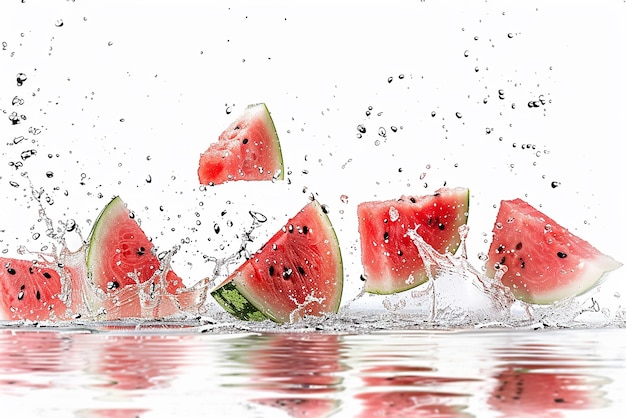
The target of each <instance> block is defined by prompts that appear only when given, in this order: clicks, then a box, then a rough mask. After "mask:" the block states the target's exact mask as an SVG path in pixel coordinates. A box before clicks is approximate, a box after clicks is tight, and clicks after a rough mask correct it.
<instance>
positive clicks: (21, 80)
mask: <svg viewBox="0 0 626 418" xmlns="http://www.w3.org/2000/svg"><path fill="white" fill-rule="evenodd" d="M15 79H16V81H17V86H18V87H20V86H21V85H22V84H24V82H25V81H26V80H27V77H26V74H24V73H18V74H17V75H16V76H15Z"/></svg>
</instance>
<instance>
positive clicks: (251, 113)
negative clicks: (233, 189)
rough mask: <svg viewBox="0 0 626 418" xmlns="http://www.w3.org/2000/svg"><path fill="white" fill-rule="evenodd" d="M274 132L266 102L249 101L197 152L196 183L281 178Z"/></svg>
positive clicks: (280, 157) (214, 183) (280, 155)
mask: <svg viewBox="0 0 626 418" xmlns="http://www.w3.org/2000/svg"><path fill="white" fill-rule="evenodd" d="M283 176H284V175H283V157H282V153H281V149H280V142H279V141H278V134H277V133H276V128H275V127H274V122H273V120H272V117H271V116H270V113H269V111H268V109H267V106H266V105H265V104H264V103H259V104H255V105H250V106H248V107H247V108H246V110H245V111H244V112H243V113H242V114H241V115H240V116H239V118H238V119H237V120H235V121H234V122H232V123H231V124H230V126H228V128H226V130H225V131H224V132H222V134H221V135H220V136H219V139H218V141H217V142H215V143H213V144H211V145H210V146H209V148H208V149H207V150H206V151H205V152H204V153H202V155H201V156H200V164H199V167H198V179H199V181H200V184H207V185H216V184H222V183H225V182H227V181H236V180H273V179H282V178H283Z"/></svg>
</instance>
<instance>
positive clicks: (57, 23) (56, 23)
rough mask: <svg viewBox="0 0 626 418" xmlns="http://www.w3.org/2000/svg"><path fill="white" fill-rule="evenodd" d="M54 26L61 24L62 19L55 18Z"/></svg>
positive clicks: (58, 26)
mask: <svg viewBox="0 0 626 418" xmlns="http://www.w3.org/2000/svg"><path fill="white" fill-rule="evenodd" d="M54 26H56V27H57V28H60V27H61V26H63V19H57V21H56V22H54Z"/></svg>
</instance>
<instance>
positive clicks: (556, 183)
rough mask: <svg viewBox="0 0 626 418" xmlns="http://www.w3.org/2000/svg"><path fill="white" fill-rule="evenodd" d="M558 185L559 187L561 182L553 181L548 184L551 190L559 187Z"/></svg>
mask: <svg viewBox="0 0 626 418" xmlns="http://www.w3.org/2000/svg"><path fill="white" fill-rule="evenodd" d="M560 185H561V182H559V181H553V182H552V183H550V186H551V187H552V188H553V189H556V188H557V187H559V186H560Z"/></svg>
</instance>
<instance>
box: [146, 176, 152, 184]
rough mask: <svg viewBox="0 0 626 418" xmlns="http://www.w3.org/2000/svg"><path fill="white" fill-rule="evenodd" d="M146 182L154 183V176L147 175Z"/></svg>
mask: <svg viewBox="0 0 626 418" xmlns="http://www.w3.org/2000/svg"><path fill="white" fill-rule="evenodd" d="M146 183H152V176H151V175H150V174H148V177H146Z"/></svg>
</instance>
